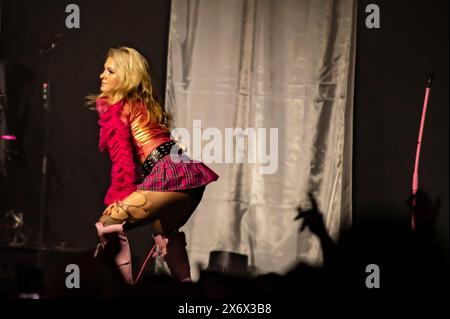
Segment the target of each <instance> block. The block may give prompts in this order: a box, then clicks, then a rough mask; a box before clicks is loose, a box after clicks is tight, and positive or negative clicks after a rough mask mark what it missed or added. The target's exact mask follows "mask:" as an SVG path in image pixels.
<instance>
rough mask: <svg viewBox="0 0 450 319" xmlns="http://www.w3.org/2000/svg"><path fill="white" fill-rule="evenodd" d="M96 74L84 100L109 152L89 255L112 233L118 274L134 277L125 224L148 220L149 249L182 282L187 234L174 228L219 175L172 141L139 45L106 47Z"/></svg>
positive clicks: (185, 272) (187, 274)
mask: <svg viewBox="0 0 450 319" xmlns="http://www.w3.org/2000/svg"><path fill="white" fill-rule="evenodd" d="M100 79H101V88H100V91H101V93H100V94H98V95H96V96H91V97H90V100H91V102H92V103H94V101H95V104H96V109H97V111H98V114H99V125H100V142H99V148H100V150H102V151H108V152H109V154H110V158H111V161H112V171H111V186H110V187H109V189H108V191H107V193H106V196H105V204H106V205H107V208H106V209H105V211H104V212H103V214H102V215H101V217H100V219H99V221H98V222H97V223H96V225H95V226H96V228H97V231H98V235H99V238H100V244H99V245H98V247H97V251H96V253H95V255H96V256H97V255H98V254H99V253H100V252H101V251H104V250H105V248H106V247H107V246H108V244H109V243H110V242H111V241H112V240H116V241H117V240H118V242H119V243H120V245H119V247H120V249H119V250H118V253H117V255H116V256H115V262H116V264H117V266H118V267H119V270H120V271H121V273H122V275H123V277H124V279H125V281H126V282H127V283H129V284H133V283H134V280H133V276H132V272H131V254H130V248H129V244H128V239H127V237H126V235H125V231H126V230H127V229H128V228H131V227H133V226H136V225H141V224H144V223H152V225H153V229H154V232H155V235H154V238H155V241H156V244H155V247H154V248H157V251H156V252H154V253H153V256H156V255H158V254H159V255H162V256H163V257H164V260H165V262H166V263H167V266H168V268H169V270H170V272H171V274H172V276H173V277H174V278H176V279H178V280H182V281H189V280H190V278H191V277H190V267H189V260H188V256H187V252H186V239H185V237H184V234H183V233H182V232H179V228H180V227H182V226H183V225H184V224H185V223H186V222H187V220H188V219H189V217H190V216H191V214H192V213H193V212H194V210H195V209H196V207H197V206H198V204H199V203H200V201H201V199H202V196H203V192H204V190H205V187H206V185H207V184H209V183H211V182H213V181H216V180H217V179H218V175H217V174H216V173H214V171H212V170H211V169H210V168H208V167H207V166H206V165H205V164H203V163H202V162H198V161H191V160H190V159H189V158H187V156H186V155H184V154H182V150H181V148H179V147H178V145H177V144H176V143H175V142H174V141H173V140H171V137H170V128H171V127H170V125H171V118H170V116H169V115H168V114H167V113H166V112H164V110H163V108H162V106H161V104H160V103H159V102H158V100H157V99H156V97H155V94H154V92H153V90H152V85H151V80H150V72H149V67H148V63H147V61H146V59H145V58H144V57H143V56H142V55H141V54H140V53H139V52H138V51H136V50H135V49H132V48H129V47H119V48H113V49H110V50H109V51H108V57H107V59H106V62H105V65H104V71H103V73H102V74H101V75H100ZM170 153H172V154H170ZM174 155H175V156H174ZM174 159H175V160H174ZM136 162H137V163H136ZM139 168H140V173H139V174H137V173H136V172H137V171H139Z"/></svg>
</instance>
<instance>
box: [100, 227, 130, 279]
mask: <svg viewBox="0 0 450 319" xmlns="http://www.w3.org/2000/svg"><path fill="white" fill-rule="evenodd" d="M95 227H96V228H97V233H98V236H99V238H100V243H99V244H98V245H97V249H96V251H95V253H94V257H97V256H98V255H99V253H100V252H101V251H105V250H106V248H107V246H110V245H111V244H113V243H115V244H118V247H117V249H115V250H114V252H113V253H112V255H114V261H115V263H116V265H117V267H118V269H119V271H120V273H121V274H122V276H123V279H124V280H125V282H126V283H127V284H129V285H133V284H134V282H133V275H132V268H131V252H130V245H129V243H128V238H127V236H126V235H125V232H124V231H123V224H115V225H110V226H106V227H105V226H103V224H102V223H100V222H98V223H96V224H95Z"/></svg>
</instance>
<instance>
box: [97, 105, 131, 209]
mask: <svg viewBox="0 0 450 319" xmlns="http://www.w3.org/2000/svg"><path fill="white" fill-rule="evenodd" d="M123 106H124V104H123V101H119V102H117V103H115V104H113V105H108V103H107V101H106V99H98V100H97V101H96V109H97V111H98V114H99V120H98V124H99V125H100V141H99V144H98V146H99V149H100V150H101V151H106V150H108V152H109V155H110V157H111V161H112V169H111V185H110V187H109V189H108V191H107V193H106V196H105V200H104V201H105V204H106V205H109V204H111V203H113V202H115V201H117V200H123V199H124V198H125V197H127V196H128V195H130V194H131V193H132V192H134V191H135V190H136V185H135V184H134V183H135V181H136V164H135V162H134V160H133V148H132V144H131V136H130V125H129V123H128V122H126V123H125V122H124V121H123V120H122V119H121V115H122V112H123Z"/></svg>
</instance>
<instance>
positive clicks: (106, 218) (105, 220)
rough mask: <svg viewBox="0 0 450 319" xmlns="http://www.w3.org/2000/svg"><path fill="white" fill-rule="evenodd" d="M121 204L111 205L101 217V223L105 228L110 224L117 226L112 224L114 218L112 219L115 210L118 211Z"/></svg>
mask: <svg viewBox="0 0 450 319" xmlns="http://www.w3.org/2000/svg"><path fill="white" fill-rule="evenodd" d="M118 205H119V202H117V201H116V202H114V203H112V204H110V205H109V206H108V207H106V209H105V210H104V211H103V213H102V215H101V216H100V219H99V222H100V223H102V224H103V225H104V226H107V225H108V224H115V223H111V220H112V219H113V218H111V217H110V215H111V213H112V212H113V210H116V211H117V210H118Z"/></svg>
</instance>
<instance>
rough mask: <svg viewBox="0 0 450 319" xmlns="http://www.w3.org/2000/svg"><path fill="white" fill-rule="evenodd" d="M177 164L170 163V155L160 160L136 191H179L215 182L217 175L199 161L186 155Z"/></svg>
mask: <svg viewBox="0 0 450 319" xmlns="http://www.w3.org/2000/svg"><path fill="white" fill-rule="evenodd" d="M182 158H183V160H182V161H180V162H179V163H176V162H174V161H172V159H171V157H170V154H169V155H166V156H164V157H163V158H161V159H160V160H159V161H158V162H157V163H156V164H155V166H154V167H153V169H152V171H151V173H150V174H148V175H147V177H146V178H145V179H144V181H143V182H142V183H141V184H138V185H137V189H138V190H152V191H158V192H171V191H180V190H185V189H191V188H197V187H200V186H203V185H207V184H209V183H211V182H214V181H216V180H217V179H218V178H219V175H217V174H216V173H214V171H213V170H212V169H210V168H209V167H208V166H206V165H205V164H203V163H202V162H199V161H192V160H190V159H189V158H188V157H187V156H186V155H183V157H182Z"/></svg>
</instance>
